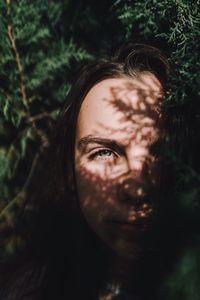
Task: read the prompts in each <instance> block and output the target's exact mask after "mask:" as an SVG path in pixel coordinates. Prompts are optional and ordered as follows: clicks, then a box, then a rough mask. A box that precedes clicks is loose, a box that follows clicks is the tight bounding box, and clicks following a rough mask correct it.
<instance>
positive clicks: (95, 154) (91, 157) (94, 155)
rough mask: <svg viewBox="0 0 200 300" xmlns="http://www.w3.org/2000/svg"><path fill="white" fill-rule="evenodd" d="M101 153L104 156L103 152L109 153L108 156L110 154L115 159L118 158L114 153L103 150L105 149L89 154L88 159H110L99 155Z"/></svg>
mask: <svg viewBox="0 0 200 300" xmlns="http://www.w3.org/2000/svg"><path fill="white" fill-rule="evenodd" d="M103 152H104V154H105V152H107V153H108V152H109V154H112V155H113V156H115V157H117V156H118V155H117V154H116V153H115V152H114V151H112V150H110V149H106V148H105V149H100V150H98V151H96V152H94V153H92V154H90V156H89V159H90V160H95V159H98V157H99V158H100V159H101V158H103V159H104V158H105V157H111V155H101V154H102V153H103Z"/></svg>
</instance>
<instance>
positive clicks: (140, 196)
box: [119, 179, 147, 206]
mask: <svg viewBox="0 0 200 300" xmlns="http://www.w3.org/2000/svg"><path fill="white" fill-rule="evenodd" d="M146 191H147V189H146V186H145V184H144V182H142V181H136V180H132V179H131V180H130V179H129V180H128V179H127V180H125V181H123V182H122V183H121V184H120V186H119V198H120V199H121V200H122V201H123V202H127V203H128V202H131V203H132V204H133V205H135V206H137V205H139V206H141V205H143V204H144V203H145V202H146V198H147V197H146V196H147V192H146Z"/></svg>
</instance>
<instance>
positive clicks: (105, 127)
mask: <svg viewBox="0 0 200 300" xmlns="http://www.w3.org/2000/svg"><path fill="white" fill-rule="evenodd" d="M161 95H162V86H161V84H160V82H159V80H158V79H157V78H156V77H155V76H154V75H153V74H152V73H150V72H144V73H142V74H140V76H139V77H137V78H129V77H123V78H110V79H105V80H102V81H101V82H99V83H97V84H96V85H94V86H93V87H92V88H91V89H90V91H89V92H88V94H87V95H86V97H85V99H84V101H83V103H82V105H81V109H80V112H79V115H78V120H77V136H78V137H80V136H83V135H91V134H99V133H100V134H101V135H105V136H108V135H110V134H113V135H115V134H117V135H118V137H119V135H120V132H123V131H124V128H126V129H127V128H129V129H130V130H131V128H134V127H137V126H138V124H140V125H141V122H142V123H143V124H144V123H145V124H147V125H152V124H154V123H155V118H154V117H153V115H154V114H153V112H154V111H156V109H157V108H158V107H159V104H160V97H161ZM116 130H117V131H116Z"/></svg>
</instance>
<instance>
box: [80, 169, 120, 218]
mask: <svg viewBox="0 0 200 300" xmlns="http://www.w3.org/2000/svg"><path fill="white" fill-rule="evenodd" d="M76 181H77V191H78V198H79V203H80V206H81V210H82V212H83V214H84V216H85V218H86V219H87V220H88V219H89V220H91V221H92V222H95V223H100V222H101V221H102V219H104V218H105V217H106V216H109V214H110V213H111V212H112V210H113V208H114V207H115V208H116V197H117V183H116V182H114V181H112V180H110V181H108V180H103V179H102V178H101V177H99V176H97V175H94V174H93V173H89V172H88V170H85V169H83V168H82V169H81V170H77V171H76Z"/></svg>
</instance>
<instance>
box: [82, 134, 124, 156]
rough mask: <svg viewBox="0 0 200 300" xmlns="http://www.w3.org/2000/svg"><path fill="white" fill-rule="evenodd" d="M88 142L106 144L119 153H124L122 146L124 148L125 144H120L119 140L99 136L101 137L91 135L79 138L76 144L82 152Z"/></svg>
mask: <svg viewBox="0 0 200 300" xmlns="http://www.w3.org/2000/svg"><path fill="white" fill-rule="evenodd" d="M89 144H99V145H102V146H106V147H108V148H111V149H115V150H117V151H118V152H120V153H124V148H125V145H124V144H122V143H121V142H120V141H115V140H112V139H107V138H101V137H97V136H92V135H89V136H85V137H83V138H81V139H80V140H79V141H78V145H77V146H78V149H79V150H80V151H81V152H84V151H86V148H87V146H88V145H89Z"/></svg>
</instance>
